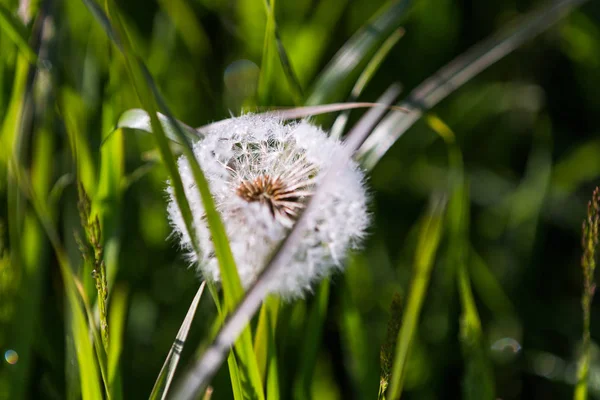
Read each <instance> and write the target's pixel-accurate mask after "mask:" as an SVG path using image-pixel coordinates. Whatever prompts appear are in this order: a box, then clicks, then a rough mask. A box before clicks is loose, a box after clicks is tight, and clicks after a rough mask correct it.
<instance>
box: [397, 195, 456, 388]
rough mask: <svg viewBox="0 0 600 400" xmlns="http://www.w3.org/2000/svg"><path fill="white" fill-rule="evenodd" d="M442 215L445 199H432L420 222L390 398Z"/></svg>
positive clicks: (411, 333)
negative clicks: (421, 223) (421, 222)
mask: <svg viewBox="0 0 600 400" xmlns="http://www.w3.org/2000/svg"><path fill="white" fill-rule="evenodd" d="M444 212H445V200H444V199H437V200H434V201H433V202H432V205H431V206H430V208H429V210H428V211H427V214H426V216H425V219H424V221H423V225H422V228H421V232H420V235H419V242H418V244H417V249H416V254H415V260H414V271H413V278H412V283H411V286H410V289H409V294H408V298H407V299H406V306H405V308H404V314H403V315H402V324H401V328H400V332H399V333H398V341H397V344H396V352H395V353H396V354H395V357H394V363H393V367H392V376H391V379H390V388H389V391H388V393H389V396H387V398H390V399H398V398H399V397H400V394H401V393H402V388H403V383H404V376H405V374H406V361H407V360H408V352H409V350H410V348H411V343H412V340H413V337H414V335H415V333H416V331H417V325H418V322H419V317H420V315H421V308H422V307H423V302H424V300H425V296H426V295H427V287H428V285H429V278H430V276H431V270H432V268H433V263H434V260H435V255H436V252H437V248H438V244H439V241H440V236H441V233H442V227H443V220H444Z"/></svg>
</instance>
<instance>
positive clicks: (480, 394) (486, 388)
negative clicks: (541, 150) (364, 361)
mask: <svg viewBox="0 0 600 400" xmlns="http://www.w3.org/2000/svg"><path fill="white" fill-rule="evenodd" d="M427 122H428V124H429V126H430V127H431V128H432V129H433V130H435V131H436V132H437V133H438V134H439V135H440V137H442V139H443V140H444V141H445V142H446V146H447V149H448V168H449V171H450V175H449V178H450V181H449V187H450V191H451V195H450V200H449V201H448V211H447V214H448V219H447V221H448V222H447V228H448V260H449V262H450V265H451V268H453V270H454V271H456V278H457V286H458V293H459V296H460V300H461V306H462V311H461V317H460V319H461V324H460V342H461V347H462V352H463V357H464V364H465V368H464V371H465V372H464V375H463V399H467V400H478V399H490V400H491V399H494V398H495V396H494V379H495V378H494V374H493V371H492V367H491V362H490V360H489V357H488V356H487V353H486V348H485V346H484V337H483V331H482V327H481V321H480V319H479V313H478V312H477V306H476V304H475V298H474V296H473V291H472V290H471V280H470V277H469V268H468V266H467V264H468V263H469V260H470V257H469V255H470V251H469V240H468V235H469V233H468V232H469V223H470V218H469V212H470V210H469V206H470V203H469V186H468V183H467V180H466V178H465V171H464V163H463V156H462V152H461V150H460V148H459V147H458V145H457V144H456V138H455V134H454V133H453V132H452V130H451V129H450V127H449V126H448V125H446V124H445V123H444V122H443V121H442V120H441V119H439V118H438V117H436V116H434V115H429V116H428V117H427Z"/></svg>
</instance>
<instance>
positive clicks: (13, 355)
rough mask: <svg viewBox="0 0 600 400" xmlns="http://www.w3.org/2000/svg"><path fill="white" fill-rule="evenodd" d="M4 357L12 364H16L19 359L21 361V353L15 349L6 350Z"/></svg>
mask: <svg viewBox="0 0 600 400" xmlns="http://www.w3.org/2000/svg"><path fill="white" fill-rule="evenodd" d="M4 359H5V360H6V362H7V363H9V364H10V365H15V364H16V363H17V361H19V355H18V354H17V352H16V351H14V350H6V353H4Z"/></svg>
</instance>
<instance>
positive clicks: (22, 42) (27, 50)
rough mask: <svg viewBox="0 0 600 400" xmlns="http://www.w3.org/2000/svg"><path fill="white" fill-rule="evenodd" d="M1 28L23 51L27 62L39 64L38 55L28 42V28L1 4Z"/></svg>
mask: <svg viewBox="0 0 600 400" xmlns="http://www.w3.org/2000/svg"><path fill="white" fill-rule="evenodd" d="M0 28H2V30H3V31H4V32H5V33H6V36H8V37H9V38H10V39H11V40H12V41H13V42H14V43H15V44H16V45H17V47H18V48H19V50H21V52H22V53H23V55H24V56H25V58H27V61H29V62H30V63H32V64H35V63H36V62H37V59H38V57H37V54H36V53H35V51H34V50H33V49H32V48H31V46H30V45H29V42H28V40H27V28H26V27H25V25H23V23H22V22H21V21H19V20H18V19H17V18H16V17H15V16H14V15H13V14H12V13H11V12H10V11H9V10H8V9H7V8H6V6H4V4H0Z"/></svg>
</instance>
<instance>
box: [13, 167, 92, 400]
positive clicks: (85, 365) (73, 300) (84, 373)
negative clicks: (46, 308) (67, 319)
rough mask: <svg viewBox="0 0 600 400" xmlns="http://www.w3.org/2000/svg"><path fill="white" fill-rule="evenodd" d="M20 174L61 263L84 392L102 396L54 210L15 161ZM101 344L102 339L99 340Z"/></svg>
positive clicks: (88, 399) (86, 395)
mask: <svg viewBox="0 0 600 400" xmlns="http://www.w3.org/2000/svg"><path fill="white" fill-rule="evenodd" d="M11 167H12V168H13V172H14V173H15V175H16V178H17V183H18V185H19V187H20V189H21V191H22V192H24V193H25V194H26V195H28V197H29V199H30V201H31V204H32V205H33V208H34V210H35V212H36V214H37V217H38V218H39V220H40V222H41V225H42V227H43V229H44V231H45V232H46V235H47V236H48V239H49V240H50V243H51V244H52V247H53V248H54V252H55V254H56V258H57V260H58V264H59V267H60V271H61V275H62V279H63V283H64V287H65V291H66V295H67V301H68V306H69V310H70V312H71V318H72V323H71V327H72V329H73V332H72V333H73V339H74V342H75V343H74V345H75V349H76V355H77V361H78V367H79V375H80V382H81V395H82V398H83V399H84V400H96V399H102V398H103V395H102V393H103V392H102V389H101V387H100V379H99V374H98V364H97V363H98V360H97V359H96V357H95V356H94V347H93V346H94V344H93V343H92V342H93V341H92V340H90V337H89V328H88V326H87V323H86V317H85V311H84V309H83V307H82V305H81V302H80V299H81V298H80V296H79V295H78V291H77V288H76V278H75V277H74V275H73V272H72V271H73V270H72V267H71V265H70V263H69V259H68V257H67V255H66V253H65V251H64V249H63V247H62V245H61V243H60V239H59V235H58V232H57V231H56V229H55V227H54V225H53V223H52V214H51V211H50V210H48V209H47V203H46V202H44V201H43V200H42V199H40V198H39V196H38V195H37V193H36V192H35V188H34V187H33V186H32V185H31V182H30V181H29V179H28V177H27V175H26V173H25V171H22V170H20V169H19V167H18V166H16V165H14V164H13V165H12V166H11ZM97 344H98V346H101V344H100V343H97Z"/></svg>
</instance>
